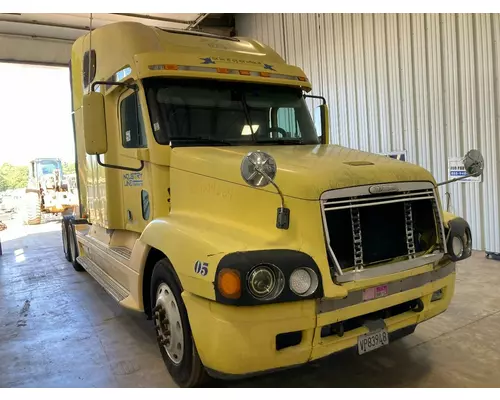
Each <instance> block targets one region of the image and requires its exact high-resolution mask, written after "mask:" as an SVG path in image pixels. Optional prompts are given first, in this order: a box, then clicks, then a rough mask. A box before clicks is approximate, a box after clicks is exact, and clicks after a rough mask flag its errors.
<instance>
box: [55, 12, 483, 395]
mask: <svg viewBox="0 0 500 400" xmlns="http://www.w3.org/2000/svg"><path fill="white" fill-rule="evenodd" d="M71 81H72V102H73V117H74V127H75V141H76V149H77V154H76V157H77V163H78V167H77V177H78V183H79V191H78V193H79V196H80V207H79V212H80V215H79V216H78V218H73V217H66V218H64V219H63V223H62V234H63V242H64V251H65V253H66V256H67V258H68V260H70V261H71V262H72V263H73V266H74V268H75V269H76V270H86V271H87V272H88V273H89V274H90V275H92V276H93V277H94V278H95V279H96V280H97V281H98V282H99V283H100V284H101V285H102V286H103V287H104V288H105V289H106V290H107V291H108V292H109V293H110V295H111V296H113V297H114V298H115V299H116V300H117V301H118V302H119V303H120V304H121V305H122V306H124V307H127V308H129V309H132V310H137V311H140V312H144V313H145V314H146V315H147V316H148V318H150V319H152V320H153V323H154V327H155V329H156V335H157V340H158V345H159V350H160V352H161V355H162V356H163V359H164V361H165V364H166V367H167V368H168V371H169V372H170V374H171V375H172V377H173V378H174V379H175V381H176V382H177V383H178V384H179V385H180V386H196V385H199V384H201V383H202V382H203V381H204V379H205V378H206V377H207V376H208V375H209V376H213V377H217V378H228V379H229V378H235V377H236V378H238V377H244V376H250V375H255V374H259V373H263V372H269V371H273V370H277V369H281V368H286V367H291V366H296V365H300V364H304V363H307V362H309V361H312V360H316V359H319V358H322V357H325V356H327V355H330V354H332V353H336V352H339V351H341V350H344V349H349V348H354V349H356V351H357V352H358V353H359V354H364V353H366V352H368V351H371V350H375V349H377V348H379V347H381V346H384V345H387V344H388V343H389V342H391V341H393V340H395V339H397V338H399V337H402V336H404V335H407V334H410V333H412V332H413V331H414V329H415V326H416V325H417V324H419V323H421V322H423V321H425V320H428V319H429V318H432V317H434V316H436V315H438V314H440V313H442V312H443V311H445V310H446V309H447V307H448V305H449V304H450V300H451V298H452V296H453V291H454V284H455V262H456V261H459V260H462V259H464V258H467V257H469V256H470V254H471V243H472V242H471V231H470V229H469V226H468V224H467V222H466V221H464V220H463V219H462V218H459V217H456V216H454V215H451V214H448V213H446V212H443V211H442V208H441V204H440V199H439V195H438V190H437V183H436V182H435V180H434V178H433V177H432V175H431V174H430V173H429V172H428V171H426V170H425V169H423V168H421V167H419V166H417V165H413V164H410V163H405V162H402V161H397V160H393V159H391V158H388V157H383V156H379V155H374V154H370V153H366V152H361V151H357V150H353V149H348V148H343V147H340V146H337V145H332V144H329V137H330V136H329V127H328V108H327V105H326V104H325V103H326V102H324V101H323V99H321V98H319V100H321V101H323V104H321V105H320V106H319V107H318V108H317V112H318V116H317V118H316V125H315V123H314V122H313V119H312V118H311V115H310V113H309V111H308V107H307V106H306V101H305V98H306V97H307V96H309V95H308V94H307V93H309V92H310V91H311V83H310V81H309V80H308V78H307V76H306V75H305V74H304V72H303V71H302V70H301V69H300V68H298V67H295V66H292V65H288V64H286V63H285V61H284V60H283V59H282V58H281V57H280V56H279V55H278V54H277V53H276V52H275V51H273V50H272V49H271V48H269V47H267V46H265V45H263V44H261V43H259V42H257V41H255V40H251V39H248V38H238V37H235V38H229V37H219V36H214V35H209V34H203V33H200V32H187V31H175V30H166V29H158V28H154V27H147V26H143V25H141V24H137V23H129V22H123V23H116V24H111V25H107V26H104V27H102V28H98V29H95V30H94V31H92V33H91V34H87V35H86V36H84V37H81V38H80V39H78V40H77V41H76V42H75V43H74V45H73V49H72V56H71ZM316 100H318V99H316ZM316 126H317V127H318V129H316ZM465 165H466V169H467V173H468V174H472V175H478V174H480V173H482V165H483V161H482V158H481V156H480V154H479V153H478V152H477V151H473V152H471V153H469V154H468V158H467V160H466V161H465Z"/></svg>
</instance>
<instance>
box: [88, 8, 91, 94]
mask: <svg viewBox="0 0 500 400" xmlns="http://www.w3.org/2000/svg"><path fill="white" fill-rule="evenodd" d="M91 71H92V13H90V23H89V76H88V79H89V81H88V87H89V88H90V76H91V74H92V73H91Z"/></svg>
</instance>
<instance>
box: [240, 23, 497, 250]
mask: <svg viewBox="0 0 500 400" xmlns="http://www.w3.org/2000/svg"><path fill="white" fill-rule="evenodd" d="M236 28H237V31H238V32H237V33H238V35H239V36H250V37H253V38H255V39H257V40H259V41H261V42H263V43H265V44H268V45H270V46H271V47H273V48H274V49H275V50H276V51H278V52H279V53H280V54H281V55H282V56H283V57H284V58H285V59H286V60H287V62H289V63H291V64H295V65H298V66H300V67H302V68H303V69H304V71H305V72H306V74H307V75H308V77H309V78H310V79H311V81H312V83H313V87H314V93H315V94H320V95H323V96H324V97H326V99H327V101H328V104H329V106H330V118H331V121H330V124H331V125H330V126H331V135H332V141H333V143H338V144H341V145H343V146H348V147H353V148H358V149H362V150H367V151H371V152H377V153H380V152H390V151H400V150H406V151H407V158H408V161H409V162H412V163H416V164H419V165H421V166H423V167H424V168H426V169H428V170H430V171H431V172H432V173H433V174H434V176H435V178H436V180H437V181H442V180H445V179H446V178H447V160H448V157H460V156H462V155H463V154H465V153H466V152H467V150H469V149H471V148H477V149H480V150H481V151H482V153H483V155H484V157H485V174H484V176H483V179H482V182H481V183H454V184H450V185H447V186H445V187H442V189H441V198H442V199H443V205H444V206H446V197H445V192H446V191H448V192H449V193H450V195H451V196H450V197H451V207H450V211H452V212H454V213H456V214H458V215H460V216H463V217H464V218H466V219H467V220H468V221H469V223H470V224H471V228H472V231H473V235H474V247H475V248H477V249H483V250H484V249H486V250H488V251H496V252H500V219H499V204H498V198H499V183H498V178H499V174H498V169H499V164H498V163H499V161H500V138H499V137H498V132H499V131H500V82H499V75H500V70H499V68H500V15H499V14H494V15H493V14H239V15H237V17H236ZM312 105H313V104H311V106H312Z"/></svg>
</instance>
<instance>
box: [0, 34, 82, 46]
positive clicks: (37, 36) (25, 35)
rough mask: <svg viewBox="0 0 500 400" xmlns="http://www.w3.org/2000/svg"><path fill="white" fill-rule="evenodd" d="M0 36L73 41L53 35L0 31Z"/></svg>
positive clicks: (72, 41)
mask: <svg viewBox="0 0 500 400" xmlns="http://www.w3.org/2000/svg"><path fill="white" fill-rule="evenodd" d="M0 36H7V37H17V38H23V39H34V40H50V41H54V42H65V43H74V42H75V41H74V40H73V39H62V38H58V37H53V36H41V35H29V34H23V33H9V32H0Z"/></svg>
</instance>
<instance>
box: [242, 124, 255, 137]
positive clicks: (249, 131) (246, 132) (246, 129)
mask: <svg viewBox="0 0 500 400" xmlns="http://www.w3.org/2000/svg"><path fill="white" fill-rule="evenodd" d="M257 129H259V125H252V129H250V125H244V126H243V129H242V130H241V136H250V135H251V134H252V131H253V132H254V133H255V132H257Z"/></svg>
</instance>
